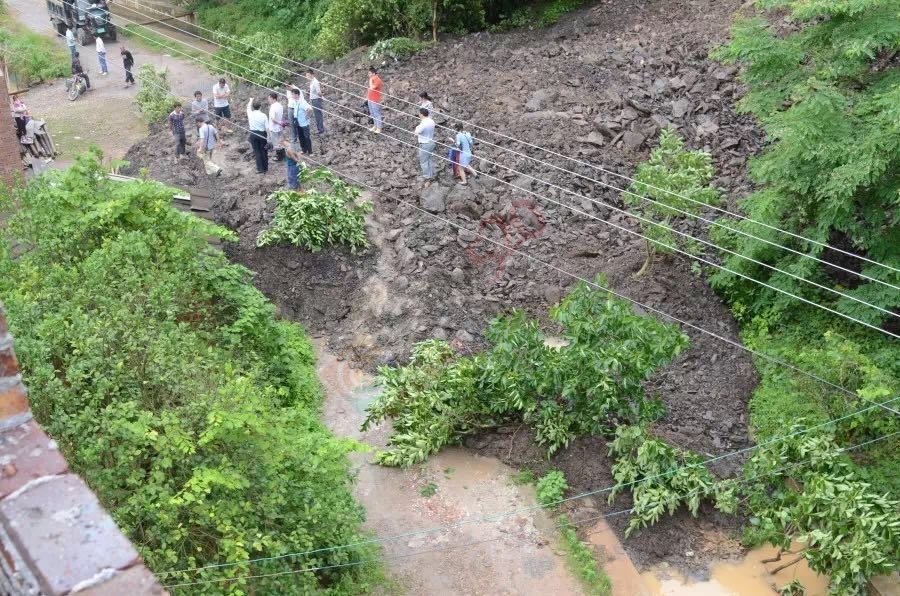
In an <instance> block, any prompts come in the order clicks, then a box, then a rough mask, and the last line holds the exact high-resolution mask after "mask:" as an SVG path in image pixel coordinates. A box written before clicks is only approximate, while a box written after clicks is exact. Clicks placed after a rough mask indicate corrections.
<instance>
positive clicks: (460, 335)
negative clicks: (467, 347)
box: [453, 329, 475, 344]
mask: <svg viewBox="0 0 900 596" xmlns="http://www.w3.org/2000/svg"><path fill="white" fill-rule="evenodd" d="M453 339H455V340H456V341H458V342H461V343H463V344H470V343H472V342H473V341H475V338H474V337H472V334H471V333H469V332H468V331H466V330H465V329H460V330H458V331H457V332H456V335H454V336H453Z"/></svg>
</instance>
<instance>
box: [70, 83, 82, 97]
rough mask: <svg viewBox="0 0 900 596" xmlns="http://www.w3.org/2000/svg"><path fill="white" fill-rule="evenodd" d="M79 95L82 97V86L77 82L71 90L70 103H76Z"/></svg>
mask: <svg viewBox="0 0 900 596" xmlns="http://www.w3.org/2000/svg"><path fill="white" fill-rule="evenodd" d="M79 95H81V85H79V84H78V82H77V81H76V82H75V83H73V84H72V87H70V88H69V101H75V100H76V99H78V96H79Z"/></svg>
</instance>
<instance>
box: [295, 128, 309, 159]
mask: <svg viewBox="0 0 900 596" xmlns="http://www.w3.org/2000/svg"><path fill="white" fill-rule="evenodd" d="M297 134H298V135H299V139H298V140H299V141H300V151H301V152H303V153H306V154H307V155H311V154H312V137H311V136H310V134H309V127H308V126H299V125H298V126H297Z"/></svg>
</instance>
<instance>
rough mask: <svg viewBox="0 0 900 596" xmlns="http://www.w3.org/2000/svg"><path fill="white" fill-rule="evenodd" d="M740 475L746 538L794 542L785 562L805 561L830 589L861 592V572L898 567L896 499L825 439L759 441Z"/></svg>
mask: <svg viewBox="0 0 900 596" xmlns="http://www.w3.org/2000/svg"><path fill="white" fill-rule="evenodd" d="M791 430H792V431H793V432H795V433H799V432H801V431H803V430H804V429H803V427H800V426H795V427H793V428H792V429H791ZM744 476H745V478H746V482H745V488H744V489H743V491H742V492H743V493H744V496H745V499H746V503H747V506H748V509H749V512H750V514H751V516H752V517H751V525H750V527H749V528H748V530H747V538H748V540H749V541H750V542H752V543H756V544H758V543H762V542H768V543H770V544H772V545H773V546H777V547H779V548H780V549H781V551H786V550H789V549H791V547H792V544H793V543H794V542H799V543H800V544H801V545H803V546H802V548H801V550H800V552H799V555H800V556H798V557H796V559H795V560H794V561H792V562H791V564H793V563H796V562H798V561H799V560H802V559H805V560H806V562H807V563H808V564H809V567H810V569H812V570H813V571H815V572H817V573H821V574H823V575H828V576H829V578H830V586H829V593H830V594H860V595H861V594H866V593H867V589H866V581H867V580H868V578H870V577H872V576H875V575H881V574H888V573H891V572H892V571H893V570H894V569H896V568H897V566H898V561H900V501H895V500H891V499H889V498H887V497H886V496H883V495H880V494H878V493H877V492H876V491H873V490H872V487H871V486H870V485H869V484H867V483H865V482H862V481H860V480H859V478H858V477H856V476H855V475H854V473H853V470H852V468H851V466H850V464H849V460H848V459H847V456H846V455H844V454H842V453H841V450H840V449H838V448H837V445H836V444H835V442H834V439H833V438H832V437H829V436H827V435H821V434H814V433H806V434H802V435H798V436H794V437H792V438H790V439H787V440H784V441H778V442H777V443H771V444H769V445H766V446H763V447H761V448H760V449H758V450H757V451H756V453H754V455H753V457H752V458H750V460H749V461H748V462H747V465H746V466H745V470H744ZM781 551H780V552H781ZM794 593H796V592H794Z"/></svg>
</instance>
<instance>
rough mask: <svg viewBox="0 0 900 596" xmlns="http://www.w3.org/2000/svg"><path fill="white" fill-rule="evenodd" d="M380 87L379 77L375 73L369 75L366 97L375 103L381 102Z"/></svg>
mask: <svg viewBox="0 0 900 596" xmlns="http://www.w3.org/2000/svg"><path fill="white" fill-rule="evenodd" d="M381 87H382V83H381V77H379V76H378V75H377V74H373V75H371V76H370V77H369V91H368V92H367V93H366V99H368V100H369V101H374V102H375V103H381Z"/></svg>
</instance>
